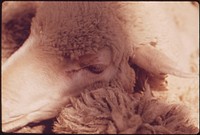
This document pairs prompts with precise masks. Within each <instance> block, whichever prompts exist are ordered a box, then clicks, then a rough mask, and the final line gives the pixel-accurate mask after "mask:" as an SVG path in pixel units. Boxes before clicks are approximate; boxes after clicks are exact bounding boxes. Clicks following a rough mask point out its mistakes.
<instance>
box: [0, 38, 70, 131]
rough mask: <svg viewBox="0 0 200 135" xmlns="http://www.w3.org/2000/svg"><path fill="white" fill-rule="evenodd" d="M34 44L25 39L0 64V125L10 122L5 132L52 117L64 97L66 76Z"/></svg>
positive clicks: (64, 100) (66, 85)
mask: <svg viewBox="0 0 200 135" xmlns="http://www.w3.org/2000/svg"><path fill="white" fill-rule="evenodd" d="M34 45H35V42H34V41H32V39H31V38H30V39H28V40H27V41H26V42H25V43H24V45H23V46H22V47H21V48H20V49H19V50H17V51H16V52H15V53H14V54H13V55H12V56H11V57H10V58H9V59H8V60H7V61H6V62H5V63H4V65H3V66H2V71H1V73H2V124H3V126H4V125H7V123H10V122H11V123H12V122H14V123H12V124H9V125H11V126H7V127H6V129H5V130H7V131H9V130H11V129H13V126H14V125H15V126H16V127H22V126H25V125H26V124H28V123H30V122H38V121H41V120H45V119H49V118H52V117H55V115H57V112H59V110H58V109H59V107H60V106H61V105H64V104H65V103H66V102H67V100H68V99H67V96H64V91H65V90H66V89H68V83H67V81H66V78H63V76H62V75H60V73H58V72H56V71H59V70H58V67H59V66H60V65H59V66H57V67H56V66H55V63H52V62H51V60H48V62H47V61H46V59H44V57H43V56H41V55H40V54H39V53H40V52H39V53H38V51H37V49H35V48H36V47H35V46H34ZM32 46H33V47H32ZM52 61H54V60H53V59H52ZM52 65H54V66H52ZM58 99H59V100H58ZM4 123H5V124H4ZM17 124H18V125H17ZM16 127H14V128H16Z"/></svg>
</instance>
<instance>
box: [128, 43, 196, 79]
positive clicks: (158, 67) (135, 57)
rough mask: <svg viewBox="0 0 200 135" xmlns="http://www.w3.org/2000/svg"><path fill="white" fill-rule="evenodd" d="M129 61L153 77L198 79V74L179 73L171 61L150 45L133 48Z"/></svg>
mask: <svg viewBox="0 0 200 135" xmlns="http://www.w3.org/2000/svg"><path fill="white" fill-rule="evenodd" d="M129 61H130V63H131V64H136V65H137V66H139V67H140V68H143V69H144V70H146V71H148V72H150V73H152V74H154V75H164V74H171V75H175V76H179V77H185V78H190V77H198V74H194V73H186V72H183V71H181V69H180V68H179V67H178V66H177V65H176V63H175V62H174V61H173V60H171V59H170V58H169V57H168V56H166V55H165V54H163V53H161V52H160V51H158V50H157V49H155V48H154V47H153V46H150V45H140V46H138V47H136V48H134V50H133V54H132V56H131V57H130V60H129Z"/></svg>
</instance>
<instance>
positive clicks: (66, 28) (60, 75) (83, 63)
mask: <svg viewBox="0 0 200 135" xmlns="http://www.w3.org/2000/svg"><path fill="white" fill-rule="evenodd" d="M19 7H20V6H19ZM36 7H37V10H36V13H35V17H34V18H33V19H32V23H31V26H30V27H31V28H30V29H31V33H30V35H29V36H28V38H27V39H26V40H25V41H24V43H23V44H22V45H21V46H20V47H19V48H17V51H13V52H12V53H11V54H9V56H8V57H7V60H6V61H5V63H4V64H3V67H2V88H3V90H2V95H3V96H2V103H3V106H2V110H3V116H2V123H3V128H2V129H3V131H6V132H12V131H15V130H17V129H19V128H21V127H23V126H25V125H27V124H29V123H36V122H40V121H42V120H46V119H50V118H53V117H55V116H56V115H57V114H58V112H59V111H60V109H61V107H62V106H64V105H66V104H67V103H68V101H69V97H71V96H76V95H78V94H79V93H80V92H81V90H83V89H84V88H86V87H89V86H90V85H93V84H95V83H101V82H106V83H107V84H109V85H113V83H111V82H116V83H118V85H122V86H124V88H125V89H127V90H128V89H131V87H132V84H133V81H134V77H129V78H127V77H126V75H125V73H130V74H129V75H130V76H132V75H134V73H133V71H132V70H131V68H130V66H129V65H128V58H129V50H130V49H127V48H126V46H125V45H124V44H126V34H125V33H124V32H123V29H122V27H121V25H120V22H119V19H118V18H117V17H116V16H115V15H114V12H113V11H112V8H111V9H110V8H108V7H109V5H106V4H105V5H104V4H100V5H99V4H93V3H86V4H84V6H83V7H82V5H81V3H54V2H53V3H44V4H41V5H38V6H36ZM96 8H98V9H100V8H104V9H105V10H96ZM72 9H73V10H72ZM16 11H17V10H16ZM55 11H56V12H55ZM33 13H34V12H33ZM106 13H107V14H106ZM81 14H82V15H83V16H81ZM4 23H5V25H6V21H5V22H4ZM29 25H30V24H29ZM22 26H23V25H22ZM6 30H7V29H6V28H5V31H6ZM22 40H23V39H22ZM14 41H15V40H14ZM14 41H13V42H14ZM5 42H6V40H5ZM7 43H8V42H7ZM14 43H16V42H14ZM16 44H18V43H16ZM126 66H128V70H125V67H126ZM131 78H132V79H131ZM113 80H115V81H113ZM130 83H131V84H130ZM13 123H15V126H13Z"/></svg>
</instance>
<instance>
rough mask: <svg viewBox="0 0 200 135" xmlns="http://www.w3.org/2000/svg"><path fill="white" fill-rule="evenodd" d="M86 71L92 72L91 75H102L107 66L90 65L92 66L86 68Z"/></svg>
mask: <svg viewBox="0 0 200 135" xmlns="http://www.w3.org/2000/svg"><path fill="white" fill-rule="evenodd" d="M85 69H86V70H88V71H90V72H91V73H94V74H100V73H102V72H103V71H104V69H105V66H103V65H90V66H88V67H86V68H85Z"/></svg>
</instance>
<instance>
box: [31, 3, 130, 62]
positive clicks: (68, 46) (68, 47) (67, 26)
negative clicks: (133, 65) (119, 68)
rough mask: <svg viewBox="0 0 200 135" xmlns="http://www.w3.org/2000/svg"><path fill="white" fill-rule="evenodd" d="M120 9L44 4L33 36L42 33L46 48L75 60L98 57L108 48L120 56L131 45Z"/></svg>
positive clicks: (102, 5)
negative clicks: (86, 55) (100, 51)
mask: <svg viewBox="0 0 200 135" xmlns="http://www.w3.org/2000/svg"><path fill="white" fill-rule="evenodd" d="M119 6H120V5H119V4H118V3H108V2H104V3H103V2H48V3H46V2H44V3H43V4H41V6H40V7H39V8H38V10H37V13H36V18H34V19H33V25H32V32H33V33H37V34H38V33H40V34H38V35H39V36H40V38H41V37H42V41H43V42H42V43H43V44H45V45H49V46H53V47H54V48H55V47H56V48H58V49H59V50H62V51H61V52H62V53H63V52H64V55H65V56H69V57H71V58H73V57H79V56H82V55H84V54H94V53H96V52H97V51H98V50H99V49H101V48H103V47H105V46H108V47H109V48H111V51H113V52H114V53H115V54H114V55H115V56H117V55H119V54H118V53H120V52H123V50H124V48H125V44H127V43H126V42H127V41H126V32H125V31H124V30H123V26H122V24H123V23H122V22H121V20H120V14H119V11H118V10H117V9H119ZM37 34H36V35H37ZM118 57H119V56H118Z"/></svg>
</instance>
